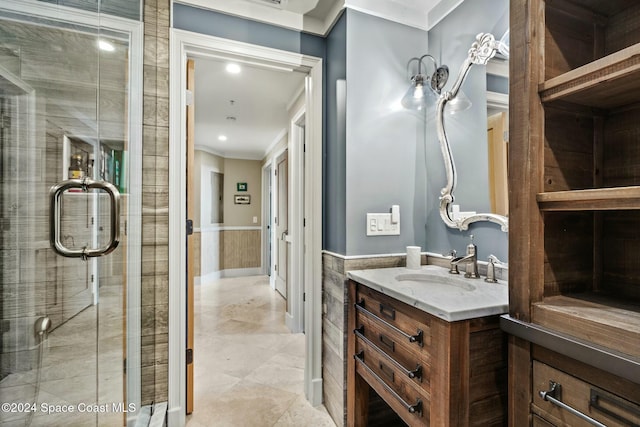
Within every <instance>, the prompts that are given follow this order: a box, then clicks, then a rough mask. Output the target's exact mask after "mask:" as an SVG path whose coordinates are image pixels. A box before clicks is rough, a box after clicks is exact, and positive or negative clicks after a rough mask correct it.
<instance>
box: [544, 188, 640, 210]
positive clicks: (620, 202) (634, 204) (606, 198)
mask: <svg viewBox="0 0 640 427" xmlns="http://www.w3.org/2000/svg"><path fill="white" fill-rule="evenodd" d="M536 200H537V201H538V205H539V206H540V209H541V210H543V211H599V210H621V209H631V210H637V209H640V186H632V187H620V188H595V189H589V190H571V191H554V192H550V193H539V194H537V195H536Z"/></svg>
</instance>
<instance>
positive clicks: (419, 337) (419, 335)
mask: <svg viewBox="0 0 640 427" xmlns="http://www.w3.org/2000/svg"><path fill="white" fill-rule="evenodd" d="M353 306H354V307H355V308H356V311H359V312H361V313H364V314H366V315H367V316H369V317H371V318H372V319H375V320H377V321H378V322H381V323H382V324H384V325H385V326H387V327H388V328H391V329H393V330H394V331H396V332H397V333H399V334H400V335H402V336H403V337H405V338H407V339H408V340H409V342H415V343H418V345H419V346H420V347H423V346H424V333H423V332H422V330H421V329H418V331H417V332H416V334H415V335H409V334H407V333H406V332H404V331H402V330H400V329H398V328H396V327H395V326H394V325H392V324H391V323H389V322H387V321H385V320H384V319H381V318H379V317H378V316H376V315H375V314H374V313H372V312H370V311H369V310H367V309H366V308H364V298H363V299H360V301H358V302H356V303H354V304H353Z"/></svg>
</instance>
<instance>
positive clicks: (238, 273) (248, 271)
mask: <svg viewBox="0 0 640 427" xmlns="http://www.w3.org/2000/svg"><path fill="white" fill-rule="evenodd" d="M219 273H220V277H244V276H260V275H261V274H262V268H261V267H255V268H231V269H229V270H220V272H219Z"/></svg>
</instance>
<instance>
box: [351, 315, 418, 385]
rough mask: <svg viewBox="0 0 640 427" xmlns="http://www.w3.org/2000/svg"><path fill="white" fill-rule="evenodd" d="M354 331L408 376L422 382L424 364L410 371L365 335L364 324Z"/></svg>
mask: <svg viewBox="0 0 640 427" xmlns="http://www.w3.org/2000/svg"><path fill="white" fill-rule="evenodd" d="M353 333H354V334H356V336H357V337H358V338H360V339H361V340H362V341H364V342H365V343H367V345H369V346H370V347H373V348H374V349H376V351H377V352H378V353H380V354H381V355H382V356H383V357H384V358H385V359H387V360H388V361H389V362H391V363H393V364H394V365H395V367H396V368H398V369H399V370H401V371H402V372H403V373H404V374H405V375H406V376H408V377H409V378H411V379H416V380H418V381H420V382H422V365H419V364H418V365H416V369H414V370H413V371H410V370H408V369H407V368H405V367H404V366H402V365H401V364H400V363H398V361H397V360H395V359H394V358H393V357H391V356H389V355H388V354H387V353H385V352H384V351H382V350H380V348H379V347H378V346H377V345H375V344H374V343H372V342H371V341H369V339H368V338H367V337H365V336H364V325H363V326H360V327H359V328H356V329H354V331H353ZM361 353H362V352H361ZM363 357H364V356H363Z"/></svg>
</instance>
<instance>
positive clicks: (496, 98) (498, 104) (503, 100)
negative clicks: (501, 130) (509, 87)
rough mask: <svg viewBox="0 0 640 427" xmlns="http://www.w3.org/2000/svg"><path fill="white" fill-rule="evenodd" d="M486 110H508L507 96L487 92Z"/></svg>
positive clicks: (505, 94)
mask: <svg viewBox="0 0 640 427" xmlns="http://www.w3.org/2000/svg"><path fill="white" fill-rule="evenodd" d="M487 108H496V109H499V110H507V111H508V110H509V94H508V93H499V92H491V91H487Z"/></svg>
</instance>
